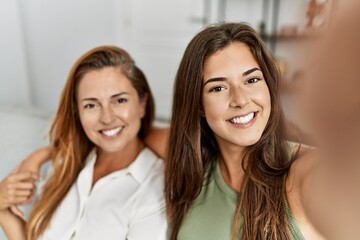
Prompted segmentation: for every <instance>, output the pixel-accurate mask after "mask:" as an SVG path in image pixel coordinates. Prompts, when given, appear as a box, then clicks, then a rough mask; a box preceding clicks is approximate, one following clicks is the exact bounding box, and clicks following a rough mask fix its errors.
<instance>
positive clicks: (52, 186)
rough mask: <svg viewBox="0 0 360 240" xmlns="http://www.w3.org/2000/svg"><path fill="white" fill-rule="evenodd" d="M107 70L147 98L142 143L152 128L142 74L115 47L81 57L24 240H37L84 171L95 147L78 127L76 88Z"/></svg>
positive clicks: (64, 101)
mask: <svg viewBox="0 0 360 240" xmlns="http://www.w3.org/2000/svg"><path fill="white" fill-rule="evenodd" d="M106 67H114V68H118V69H120V70H121V71H122V73H123V74H124V75H125V76H126V77H127V78H128V79H129V80H130V82H131V83H132V85H133V87H134V88H135V89H136V91H137V93H138V95H139V97H140V99H143V98H144V97H145V96H147V104H146V111H145V116H144V117H143V118H142V120H141V128H140V131H139V133H138V136H139V138H140V139H143V138H144V137H145V136H146V135H147V134H148V132H149V130H150V128H151V126H152V122H153V119H154V109H155V107H154V101H153V97H152V94H151V91H150V88H149V85H148V83H147V81H146V78H145V76H144V74H143V73H142V71H141V70H140V69H139V68H138V67H137V66H136V65H135V63H134V61H133V60H132V58H131V57H130V55H129V54H128V53H127V52H126V51H124V50H123V49H121V48H118V47H114V46H101V47H97V48H94V49H92V50H90V51H88V52H87V53H85V54H84V55H83V56H81V57H80V59H79V60H78V61H77V62H76V63H75V64H74V66H73V67H72V69H71V71H70V74H69V76H68V79H67V82H66V84H65V87H64V89H63V92H62V95H61V98H60V102H59V108H58V110H57V113H56V116H55V119H54V121H53V123H52V126H51V129H50V141H51V144H52V145H53V146H54V158H53V168H54V173H53V175H52V176H51V177H50V178H49V179H48V181H47V183H46V185H45V186H44V188H43V190H42V195H41V196H40V198H39V200H38V201H37V202H36V204H35V206H34V208H33V210H32V212H31V214H30V217H29V221H28V224H27V239H30V240H33V239H37V238H39V237H40V236H41V234H42V233H43V232H44V231H45V229H46V228H47V227H48V226H49V225H50V222H51V218H52V216H53V214H54V212H55V211H56V209H57V208H58V206H59V205H60V203H61V202H62V200H63V199H64V197H65V196H66V194H67V192H68V191H69V189H70V187H71V185H72V184H73V183H74V181H75V180H76V178H77V176H78V174H79V172H80V171H81V169H82V168H83V167H84V163H85V159H86V157H87V155H88V154H89V153H90V151H91V149H92V148H93V147H94V144H93V143H92V142H91V141H90V140H89V139H88V138H87V136H86V135H85V132H84V130H83V128H82V125H81V123H80V119H79V114H78V107H77V88H78V85H79V82H80V81H81V79H82V78H83V76H84V75H85V74H86V73H88V72H90V71H97V70H100V69H103V68H106Z"/></svg>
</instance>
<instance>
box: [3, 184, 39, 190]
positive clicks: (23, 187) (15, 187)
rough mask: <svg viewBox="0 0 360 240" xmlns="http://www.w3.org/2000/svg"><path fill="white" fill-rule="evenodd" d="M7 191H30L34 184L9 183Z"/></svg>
mask: <svg viewBox="0 0 360 240" xmlns="http://www.w3.org/2000/svg"><path fill="white" fill-rule="evenodd" d="M7 188H8V190H15V191H17V190H32V189H34V188H35V184H34V183H33V182H17V183H9V184H8V186H7Z"/></svg>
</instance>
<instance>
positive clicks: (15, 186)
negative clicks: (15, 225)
mask: <svg viewBox="0 0 360 240" xmlns="http://www.w3.org/2000/svg"><path fill="white" fill-rule="evenodd" d="M37 180H39V175H38V174H37V173H34V172H30V171H26V172H20V173H19V172H18V168H17V169H15V171H13V172H12V173H11V174H10V175H9V176H7V177H6V178H5V179H3V180H2V181H1V182H0V210H5V209H7V208H10V209H11V210H12V211H13V212H14V214H16V215H18V216H20V217H21V216H23V213H22V212H21V211H20V210H19V209H18V208H17V207H16V205H18V204H26V203H29V202H31V200H32V198H33V196H34V193H35V182H36V181H37Z"/></svg>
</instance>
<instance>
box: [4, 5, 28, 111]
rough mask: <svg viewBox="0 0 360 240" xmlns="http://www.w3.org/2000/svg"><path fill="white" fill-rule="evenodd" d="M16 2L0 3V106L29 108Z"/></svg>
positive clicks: (25, 61)
mask: <svg viewBox="0 0 360 240" xmlns="http://www.w3.org/2000/svg"><path fill="white" fill-rule="evenodd" d="M18 9H19V5H18V2H17V1H16V0H0V36H1V37H0V102H1V103H3V104H5V105H26V106H28V105H31V103H32V99H31V94H30V86H29V78H28V68H27V67H28V66H27V58H26V54H25V48H24V38H23V31H22V30H23V26H22V22H21V16H20V13H19V11H18Z"/></svg>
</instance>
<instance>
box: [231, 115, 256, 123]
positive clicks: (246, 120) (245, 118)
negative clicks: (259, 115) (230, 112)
mask: <svg viewBox="0 0 360 240" xmlns="http://www.w3.org/2000/svg"><path fill="white" fill-rule="evenodd" d="M255 116H256V112H251V113H249V114H247V115H245V116H241V117H234V118H231V119H229V120H228V121H229V122H231V123H233V124H241V125H245V124H247V123H249V122H250V121H251V120H253V119H254V117H255Z"/></svg>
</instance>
